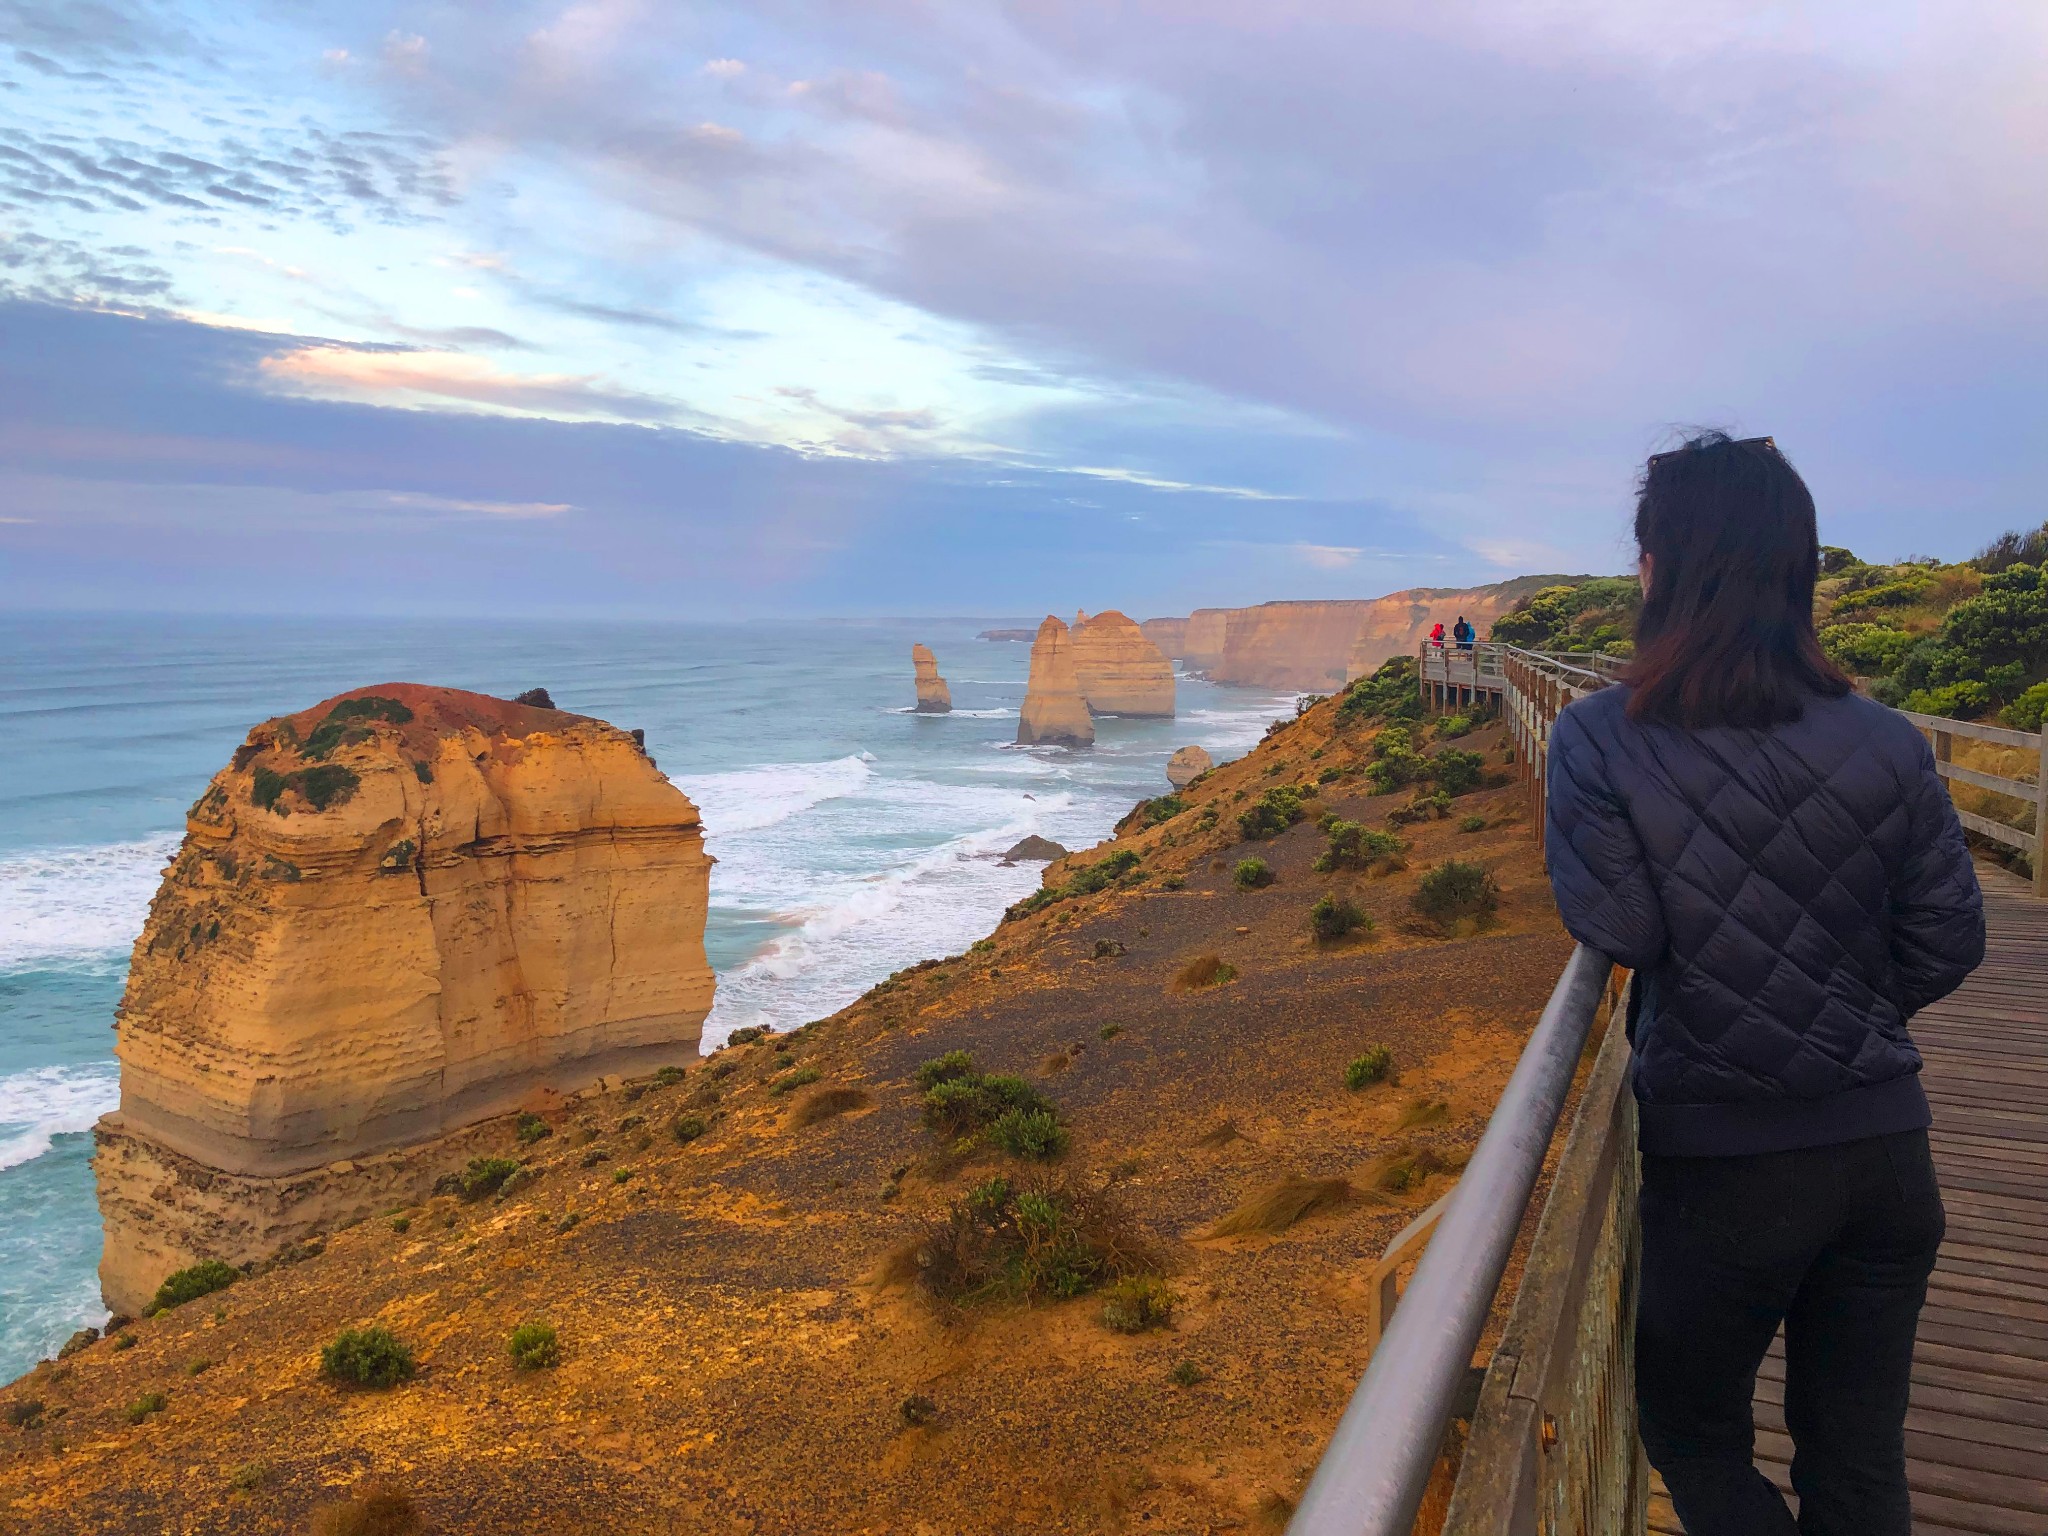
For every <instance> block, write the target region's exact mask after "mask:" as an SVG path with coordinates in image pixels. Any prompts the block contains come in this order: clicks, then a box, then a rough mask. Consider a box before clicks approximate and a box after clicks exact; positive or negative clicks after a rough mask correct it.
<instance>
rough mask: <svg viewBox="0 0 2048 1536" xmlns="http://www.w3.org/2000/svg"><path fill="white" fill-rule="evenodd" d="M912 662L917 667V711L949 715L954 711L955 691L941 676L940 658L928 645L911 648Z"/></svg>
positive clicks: (922, 713) (927, 713) (924, 713)
mask: <svg viewBox="0 0 2048 1536" xmlns="http://www.w3.org/2000/svg"><path fill="white" fill-rule="evenodd" d="M910 664H911V665H912V666H913V667H915V668H916V669H917V713H919V714H920V715H947V714H951V713H952V712H953V691H952V689H950V688H948V687H947V686H946V680H945V679H944V678H943V677H941V676H939V658H938V657H936V656H934V655H933V654H932V648H931V647H930V646H928V645H924V644H918V645H913V646H912V647H911V648H910Z"/></svg>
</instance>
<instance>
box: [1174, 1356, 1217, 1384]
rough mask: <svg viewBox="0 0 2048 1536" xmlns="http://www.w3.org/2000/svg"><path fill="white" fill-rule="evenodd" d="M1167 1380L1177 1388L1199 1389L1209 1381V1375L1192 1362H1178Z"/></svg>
mask: <svg viewBox="0 0 2048 1536" xmlns="http://www.w3.org/2000/svg"><path fill="white" fill-rule="evenodd" d="M1166 1379H1167V1380H1168V1381H1170V1382H1172V1383H1173V1384H1174V1385H1175V1386H1176V1387H1199V1386H1200V1385H1201V1384H1202V1383H1203V1382H1205V1381H1207V1380H1208V1379H1209V1373H1208V1372H1207V1371H1205V1370H1203V1369H1202V1368H1201V1367H1200V1366H1199V1365H1197V1364H1195V1362H1194V1361H1192V1360H1176V1361H1175V1362H1174V1366H1173V1369H1172V1370H1170V1371H1168V1372H1167V1373H1166Z"/></svg>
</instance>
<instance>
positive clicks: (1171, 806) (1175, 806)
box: [1145, 795, 1188, 827]
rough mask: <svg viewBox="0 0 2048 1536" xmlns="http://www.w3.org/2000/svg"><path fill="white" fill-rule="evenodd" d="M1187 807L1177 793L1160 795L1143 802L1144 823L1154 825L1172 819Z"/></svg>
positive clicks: (1185, 802)
mask: <svg viewBox="0 0 2048 1536" xmlns="http://www.w3.org/2000/svg"><path fill="white" fill-rule="evenodd" d="M1187 808H1188V803H1187V801H1185V800H1183V799H1181V797H1180V796H1179V795H1160V796H1158V797H1157V798H1155V799H1151V800H1147V801H1146V802H1145V824H1146V825H1147V826H1153V827H1156V826H1158V825H1159V824H1160V823H1161V822H1162V821H1171V820H1173V818H1174V817H1176V816H1178V815H1179V814H1180V813H1181V812H1182V811H1184V810H1186V809H1187Z"/></svg>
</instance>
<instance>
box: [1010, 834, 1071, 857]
mask: <svg viewBox="0 0 2048 1536" xmlns="http://www.w3.org/2000/svg"><path fill="white" fill-rule="evenodd" d="M1066 856H1067V850H1066V849H1064V848H1062V847H1061V846H1060V845H1059V844H1058V843H1056V842H1054V841H1053V840H1052V839H1051V838H1049V837H1039V836H1037V835H1036V834H1033V835H1032V836H1030V837H1027V838H1025V839H1024V841H1023V842H1021V843H1019V844H1017V846H1016V847H1014V848H1012V849H1011V850H1010V851H1009V852H1008V853H1006V854H1004V855H1003V857H1004V858H1006V859H1008V860H1010V861H1011V862H1012V863H1034V864H1035V863H1038V862H1040V861H1043V862H1045V863H1048V864H1049V863H1051V862H1052V861H1053V860H1054V859H1064V858H1065V857H1066Z"/></svg>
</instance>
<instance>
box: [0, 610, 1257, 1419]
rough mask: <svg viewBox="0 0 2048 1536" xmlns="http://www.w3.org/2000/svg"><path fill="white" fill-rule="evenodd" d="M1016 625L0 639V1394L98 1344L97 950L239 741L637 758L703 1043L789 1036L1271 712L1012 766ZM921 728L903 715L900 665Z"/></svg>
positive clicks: (947, 937)
mask: <svg viewBox="0 0 2048 1536" xmlns="http://www.w3.org/2000/svg"><path fill="white" fill-rule="evenodd" d="M1024 622H1026V621H1022V620H1017V619H1007V620H1005V619H971V620H970V619H947V620H918V621H897V620H889V621H872V622H827V621H804V622H796V623H790V622H776V623H766V622H764V623H759V624H728V625H687V624H675V625H657V624H631V625H628V624H595V623H591V624H572V623H510V622H505V623H496V622H493V623H482V622H459V623H458V622H434V623H427V622H401V621H375V622H371V621H364V622H359V623H357V622H346V621H340V620H304V621H301V620H291V619H255V618H251V619H235V620H228V619H204V620H201V619H185V618H150V617H131V616H121V617H117V616H113V615H107V616H91V615H62V616H57V615H50V616H37V615H16V616H6V617H0V1380H6V1379H9V1378H12V1377H13V1376H15V1375H18V1374H19V1373H20V1372H21V1371H23V1370H25V1369H27V1368H28V1367H29V1366H30V1365H32V1364H34V1363H35V1361H36V1360H38V1359H39V1358H41V1357H43V1356H44V1355H47V1354H50V1353H52V1352H53V1351H54V1350H55V1348H56V1347H57V1345H59V1344H60V1343H62V1342H63V1340H64V1339H65V1338H66V1337H67V1336H68V1335H69V1334H70V1333H71V1332H72V1330H74V1329H76V1328H78V1327H80V1326H83V1325H84V1324H86V1323H88V1322H97V1321H99V1320H100V1319H101V1318H103V1317H104V1316H105V1312H104V1309H103V1308H102V1307H101V1306H100V1303H99V1294H98V1286H97V1282H96V1279H95V1271H96V1267H97V1265H98V1263H99V1249H100V1227H99V1215H98V1211H97V1208H96V1206H95V1204H94V1198H93V1187H92V1168H91V1154H92V1137H91V1135H90V1129H91V1126H92V1123H93V1121H94V1120H95V1119H96V1118H97V1117H98V1116H99V1115H100V1114H102V1113H104V1112H105V1111H107V1110H109V1109H112V1108H113V1107H114V1106H115V1104H116V1102H117V1101H118V1098H119V1079H118V1074H117V1072H116V1068H115V1063H114V1057H113V1043H114V1037H113V1031H112V1024H113V1017H114V1008H115V1005H116V1004H117V1003H118V1002H119V1000H120V996H121V987H122V983H123V980H124V977H125V975H126V972H127V965H128V951H129V948H130V946H131V945H132V944H133V942H134V939H135V936H136V935H137V934H138V933H139V932H140V931H141V928H142V922H143V918H144V915H145V914H146V912H147V909H148V905H149V899H150V896H151V895H152V894H153V893H154V891H155V889H156V884H157V880H158V878H159V876H160V875H161V873H162V870H163V867H164V865H165V864H166V863H167V862H168V861H169V859H170V857H171V855H172V853H173V852H174V851H175V850H176V848H177V845H178V841H179V838H180V836H181V835H182V833H183V830H184V813H185V808H186V807H187V806H188V805H190V804H191V803H192V801H193V800H194V799H196V798H197V796H198V795H199V792H200V791H201V790H202V789H203V788H204V787H205V785H206V781H207V780H208V778H210V777H211V776H212V774H213V773H214V772H215V771H216V770H217V769H218V768H219V767H220V766H221V765H222V764H223V763H224V762H225V761H226V760H227V758H228V756H229V755H230V754H231V753H232V752H233V750H234V748H235V747H236V746H237V745H239V744H240V742H241V740H242V738H243V736H244V734H245V733H246V732H247V731H248V729H249V727H250V726H251V725H253V724H255V723H256V722H257V721H259V720H263V719H267V718H269V717H270V716H272V715H276V714H281V713H285V712H287V711H292V710H298V709H303V708H305V707H306V706H308V705H310V704H313V703H316V702H318V701H319V700H321V699H324V698H327V697H329V696H330V695H333V694H335V693H339V692H341V691H342V690H344V689H348V688H355V687H361V686H364V685H367V684H372V683H381V682H399V681H408V682H428V683H438V684H444V685H448V686H453V687H459V688H470V689H475V690H477V691H479V692H482V693H490V694H498V695H510V694H514V693H518V692H520V691H522V690H524V689H527V688H533V687H545V688H546V689H548V690H549V692H550V693H551V694H552V695H553V697H554V700H555V703H556V704H557V705H558V706H559V707H561V708H563V709H568V710H574V711H577V712H579V713H583V714H591V715H597V716H599V717H601V718H603V719H606V720H609V721H611V722H612V723H613V724H615V725H619V726H623V727H628V728H631V727H635V726H638V727H641V728H643V729H644V730H645V731H646V732H647V747H648V751H649V752H650V753H652V754H653V755H654V757H655V758H656V760H657V761H658V762H659V763H660V765H661V768H662V770H663V771H664V772H666V773H667V774H669V775H670V776H671V777H672V778H673V779H674V780H675V781H676V782H677V783H678V784H679V785H681V786H682V788H683V789H684V790H685V791H686V792H687V793H688V794H689V795H690V797H691V798H692V799H693V800H695V801H696V803H697V805H698V807H699V808H700V809H701V811H702V813H703V817H704V826H705V832H706V844H707V846H708V848H709V849H710V851H711V852H712V853H713V854H714V855H715V856H716V858H717V860H718V863H717V866H716V868H715V869H714V870H713V872H712V878H711V913H710V920H709V923H708V927H707V932H706V943H707V946H708V948H709V950H710V954H711V961H712V964H713V966H714V967H715V968H716V970H717V972H718V997H717V1002H716V1004H715V1006H714V1007H713V1010H712V1014H711V1018H710V1020H709V1021H708V1023H707V1024H706V1027H705V1043H706V1045H707V1046H709V1045H713V1044H716V1043H717V1042H718V1041H720V1040H722V1039H723V1038H724V1037H725V1035H726V1033H727V1032H728V1031H730V1030H732V1029H734V1028H738V1027H740V1026H742V1025H748V1024H769V1025H773V1026H774V1027H776V1028H778V1029H782V1028H789V1027H792V1026H795V1025H798V1024H802V1023H805V1022H807V1021H809V1020H811V1019H814V1018H819V1017H822V1016H824V1015H826V1014H829V1013H831V1012H833V1011H834V1010H836V1009H838V1008H839V1007H841V1006H843V1005H844V1004H845V1003H847V1002H849V1001H851V1000H852V999H853V998H855V997H857V996H858V995H859V994H860V993H861V992H863V991H864V990H866V989H867V988H868V987H869V986H871V985H872V984H873V983H875V982H877V981H879V980H881V979H882V978H883V977H885V976H887V975H888V974H889V973H890V972H891V971H893V970H896V969H897V968H899V967H901V966H904V965H907V964H910V963H912V962H913V961H917V960H921V959H925V958H927V957H931V956H938V955H947V954H954V953H957V952H959V951H960V950H962V949H964V948H965V947H966V946H967V945H968V944H969V943H971V942H972V941H973V940H975V939H977V938H979V937H980V936H981V935H982V934H984V933H986V932H987V931H988V930H989V929H990V928H991V927H993V926H994V924H995V922H996V921H997V919H998V918H999V917H1000V916H1001V913H1002V909H1003V908H1004V907H1005V906H1007V905H1008V904H1009V903H1011V902H1013V901H1015V900H1017V899H1018V898H1019V897H1022V896H1024V895H1027V894H1029V893H1030V892H1031V891H1032V890H1033V889H1035V888H1036V886H1037V883H1038V870H1039V866H1037V865H1016V866H1011V867H1005V866H1004V865H1003V864H1002V862H1001V859H1000V855H1001V853H1002V851H1003V850H1004V849H1006V848H1008V847H1009V846H1011V845H1012V844H1013V843H1015V842H1017V841H1018V840H1019V839H1020V838H1023V837H1025V836H1027V835H1029V834H1032V833H1037V834H1039V835H1042V836H1045V837H1050V838H1052V839H1053V840H1055V841H1056V842H1060V843H1064V844H1066V845H1067V846H1069V847H1085V846H1087V845H1088V844H1090V843H1093V842H1095V841H1098V840H1099V839H1101V838H1102V837H1105V836H1107V835H1108V833H1109V830H1110V828H1111V826H1112V824H1113V823H1114V822H1115V821H1116V819H1117V818H1118V817H1119V816H1121V815H1122V814H1123V813H1124V812H1125V811H1126V810H1128V809H1129V808H1130V806H1131V803H1132V802H1133V801H1135V800H1137V799H1140V798H1141V797H1143V796H1146V795H1151V794H1159V793H1162V792H1164V790H1165V789H1166V787H1167V785H1166V780H1165V774H1164V768H1165V763H1166V759H1167V756H1168V755H1169V754H1170V753H1171V752H1172V751H1173V749H1174V748H1175V747H1177V746H1181V745H1183V744H1185V743H1188V742H1196V743H1199V744H1201V745H1202V746H1204V747H1206V748H1207V749H1208V750H1209V751H1210V752H1211V753H1212V754H1214V755H1215V756H1216V757H1217V758H1219V759H1221V758H1226V757H1235V756H1238V755H1240V754H1241V753H1243V752H1245V751H1247V750H1249V749H1250V747H1251V746H1252V745H1253V744H1254V743H1255V742H1256V741H1257V740H1258V739H1259V737H1260V735H1261V734H1262V733H1263V732H1264V729H1265V727H1266V725H1267V723H1268V722H1269V721H1271V720H1273V719H1275V718H1278V717H1280V716H1282V715H1285V714H1289V713H1292V709H1293V696H1292V695H1286V696H1276V695H1274V694H1271V693H1266V692H1260V691H1254V690H1247V689H1237V688H1223V687H1218V686H1215V685H1212V684H1209V683H1205V682H1201V681H1197V680H1193V679H1187V678H1183V679H1182V680H1181V683H1180V689H1179V698H1180V703H1179V708H1180V715H1179V718H1177V719H1175V720H1119V719H1115V718H1105V719H1103V720H1101V721H1099V722H1098V724H1097V734H1098V741H1097V745H1096V747H1095V749H1094V750H1093V751H1088V752H1073V751H1067V750H1064V749H1058V748H1029V749H1024V748H1018V747H1016V746H1014V745H1012V744H1011V739H1012V737H1014V735H1015V734H1016V728H1017V708H1018V704H1019V703H1020V701H1021V700H1022V698H1023V696H1024V678H1025V673H1026V670H1027V663H1028V660H1029V651H1030V648H1029V647H1028V646H1027V645H1023V644H1019V643H1015V642H995V641H985V640H977V639H975V638H974V635H975V633H976V631H978V630H980V629H984V628H990V627H995V626H998V625H1017V624H1021V623H1024ZM919 640H921V641H923V642H925V643H926V644H928V645H930V646H931V647H932V649H933V650H934V651H935V652H936V653H937V655H938V659H939V670H940V671H941V672H942V673H943V674H944V675H945V677H946V679H947V681H948V682H949V683H950V685H951V687H952V693H953V704H954V709H953V713H952V714H951V715H947V716H936V717H935V716H922V715H916V714H913V713H911V711H910V706H911V704H912V702H913V698H914V695H913V692H912V688H911V665H910V647H911V644H912V642H914V641H919Z"/></svg>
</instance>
